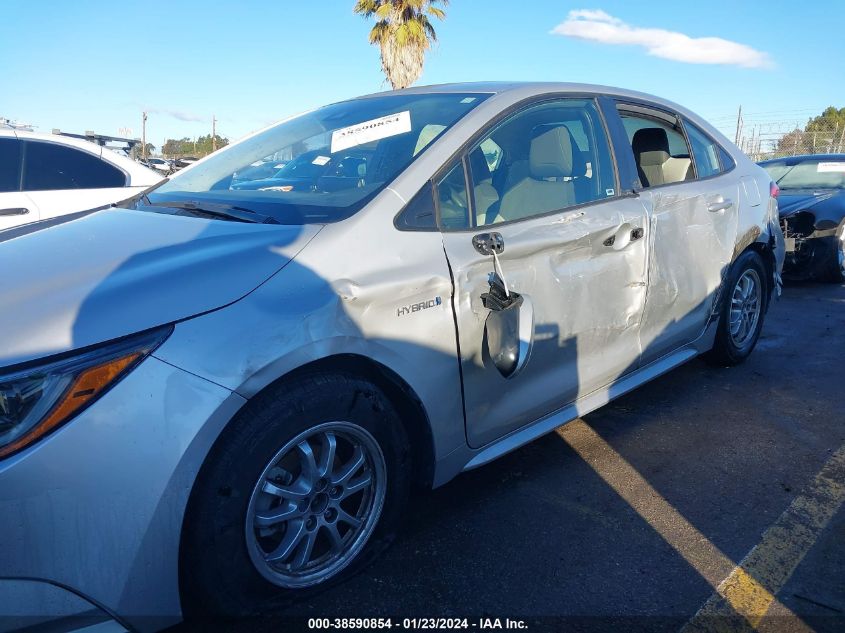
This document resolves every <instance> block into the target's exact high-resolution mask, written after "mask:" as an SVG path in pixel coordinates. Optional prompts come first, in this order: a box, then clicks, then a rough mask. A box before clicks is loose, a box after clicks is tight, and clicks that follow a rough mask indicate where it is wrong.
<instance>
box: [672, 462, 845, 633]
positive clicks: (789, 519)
mask: <svg viewBox="0 0 845 633" xmlns="http://www.w3.org/2000/svg"><path fill="white" fill-rule="evenodd" d="M843 500H845V446H841V447H840V448H839V450H837V451H836V452H834V453H833V455H831V457H830V458H829V459H828V460H827V462H825V464H824V466H822V469H821V471H819V474H818V475H816V477H815V479H813V481H812V483H811V484H810V485H809V486H808V487H807V489H806V490H805V491H804V492H802V493H801V494H800V495H798V496H797V497H796V498H795V499H794V500H793V502H792V503H791V504H790V505H789V507H788V508H787V509H786V510H785V511H784V513H783V514H781V515H780V517H778V519H777V521H775V522H774V523H773V524H772V525H771V527H769V528H768V529H767V530H766V531H765V532H764V533H763V538H762V539H761V541H760V542H759V543H758V544H757V545H756V546H755V547H754V548H753V549H752V550H751V551H750V552H749V553H748V554H747V555H746V556H745V558H743V559H742V562H740V564H739V565H737V567H736V568H735V569H734V570H733V571H731V573H730V574H728V576H727V577H726V578H725V580H723V581H722V582H721V583H719V586H718V587H716V592H715V593H714V594H713V595H712V596H710V598H709V599H708V600H707V602H705V603H704V605H703V606H702V607H701V609H699V611H698V613H696V614H695V616H694V617H693V619H692V620H690V622H689V623H688V624H687V626H686V627H685V630H689V631H693V630H700V629H701V628H707V627H706V626H705V627H702V626H701V625H702V624H705V623H707V622H708V621H709V622H712V621H713V620H714V619H716V618H719V617H724V616H726V615H732V614H733V613H739V614H740V615H742V616H744V617H745V618H746V620H748V622H749V623H750V624H751V625H752V626H753V627H755V628H757V629H760V630H763V629H765V628H768V627H767V626H765V622H764V621H763V619H764V617H765V616H766V614H767V613H768V614H770V615H772V616H773V617H774V616H775V613H777V617H778V619H779V620H780V616H781V615H782V614H783V609H782V608H781V607H782V605H776V604H775V598H774V595H776V594H777V593H778V592H779V591H780V590H781V589H783V587H784V585H786V582H787V581H788V580H789V578H790V576H792V573H793V572H794V571H795V569H796V568H797V567H798V565H799V564H800V563H801V561H802V560H803V559H804V556H806V554H807V552H809V551H810V548H811V547H812V546H813V544H814V543H815V542H816V539H817V538H818V536H819V533H821V531H822V530H823V529H824V528H825V527H826V526H827V524H828V523H829V522H830V520H831V519H832V518H833V515H834V514H836V512H837V511H838V510H839V507H840V506H841V505H842V502H843ZM784 608H785V607H784ZM793 624H794V623H793Z"/></svg>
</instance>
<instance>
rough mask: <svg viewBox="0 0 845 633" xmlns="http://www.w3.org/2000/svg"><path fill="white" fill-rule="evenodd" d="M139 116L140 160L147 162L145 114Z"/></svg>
mask: <svg viewBox="0 0 845 633" xmlns="http://www.w3.org/2000/svg"><path fill="white" fill-rule="evenodd" d="M141 115H142V116H141V158H142V159H143V160H147V113H146V112H142V113H141Z"/></svg>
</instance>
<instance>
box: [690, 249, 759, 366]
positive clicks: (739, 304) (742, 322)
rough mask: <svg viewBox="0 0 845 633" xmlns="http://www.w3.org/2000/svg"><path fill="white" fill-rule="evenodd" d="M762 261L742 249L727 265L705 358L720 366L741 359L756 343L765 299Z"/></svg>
mask: <svg viewBox="0 0 845 633" xmlns="http://www.w3.org/2000/svg"><path fill="white" fill-rule="evenodd" d="M767 279H768V276H767V274H766V267H765V266H764V265H763V260H762V258H761V257H760V255H759V254H758V253H756V252H755V251H746V252H745V253H743V254H742V255H740V256H739V257H738V258H737V260H736V261H735V262H734V263H733V265H732V266H731V270H730V273H729V274H728V278H727V279H726V280H725V296H724V298H723V300H722V307H721V313H720V315H719V325H718V329H717V331H716V340H715V342H714V344H713V348H712V349H711V350H710V351H709V352H707V354H705V359H706V360H707V361H709V362H710V363H712V364H714V365H720V366H722V367H726V366H732V365H738V364H740V363H742V362H743V361H745V359H746V358H748V356H749V355H750V354H751V352H752V351H753V350H754V347H755V346H756V345H757V339H759V338H760V332H761V331H762V329H763V320H764V317H765V315H766V308H767V304H768V299H769V291H768V284H767Z"/></svg>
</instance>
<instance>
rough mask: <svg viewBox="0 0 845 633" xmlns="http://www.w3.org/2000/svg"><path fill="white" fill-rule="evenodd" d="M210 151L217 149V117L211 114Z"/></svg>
mask: <svg viewBox="0 0 845 633" xmlns="http://www.w3.org/2000/svg"><path fill="white" fill-rule="evenodd" d="M211 151H212V152H216V151H217V119H216V118H214V115H213V114H212V115H211Z"/></svg>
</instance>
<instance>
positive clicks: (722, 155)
mask: <svg viewBox="0 0 845 633" xmlns="http://www.w3.org/2000/svg"><path fill="white" fill-rule="evenodd" d="M719 162H720V163H722V171H730V170H731V169H733V168H734V167H736V161H735V160H734V159H733V157H732V156H731V155H730V154H728V151H727V150H726V149H725V148H724V147H722V146H721V145H719Z"/></svg>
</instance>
